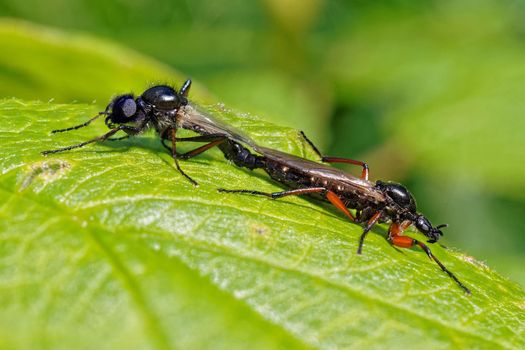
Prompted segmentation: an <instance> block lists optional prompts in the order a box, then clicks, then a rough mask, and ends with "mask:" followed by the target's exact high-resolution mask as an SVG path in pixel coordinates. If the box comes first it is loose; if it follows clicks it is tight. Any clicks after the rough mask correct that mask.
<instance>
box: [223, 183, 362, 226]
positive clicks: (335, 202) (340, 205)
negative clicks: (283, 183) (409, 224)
mask: <svg viewBox="0 0 525 350" xmlns="http://www.w3.org/2000/svg"><path fill="white" fill-rule="evenodd" d="M218 191H219V192H224V193H246V194H252V195H256V196H265V197H269V198H272V199H277V198H282V197H286V196H300V195H303V194H311V193H321V194H324V196H325V197H326V199H328V201H330V203H332V204H333V205H334V206H335V207H336V208H337V209H339V210H340V211H342V212H343V214H345V215H346V217H348V218H349V219H350V220H351V221H355V217H354V216H353V215H352V213H350V211H349V210H348V208H347V207H346V206H345V204H344V203H343V201H342V200H341V199H340V198H339V197H338V196H337V195H336V194H335V193H334V192H332V191H330V190H328V189H326V188H324V187H308V188H299V189H295V190H288V191H281V192H273V193H268V192H260V191H252V190H226V189H224V188H219V189H218Z"/></svg>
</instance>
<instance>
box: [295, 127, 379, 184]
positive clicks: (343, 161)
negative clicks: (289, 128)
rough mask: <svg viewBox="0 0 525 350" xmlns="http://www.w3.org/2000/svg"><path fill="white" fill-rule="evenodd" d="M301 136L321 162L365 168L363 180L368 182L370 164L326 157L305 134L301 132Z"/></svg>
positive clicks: (362, 175) (362, 172)
mask: <svg viewBox="0 0 525 350" xmlns="http://www.w3.org/2000/svg"><path fill="white" fill-rule="evenodd" d="M300 134H301V136H302V137H303V139H304V140H305V141H306V142H307V143H308V144H309V145H310V147H312V149H313V150H314V152H315V153H316V154H317V155H318V156H319V158H321V161H323V162H325V163H345V164H352V165H359V166H360V167H362V168H363V170H362V171H361V179H364V180H368V173H369V170H368V164H366V163H365V162H362V161H360V160H355V159H350V158H340V157H325V156H323V155H322V154H321V152H319V149H317V147H316V146H315V145H314V143H313V142H312V141H310V139H309V138H308V137H306V135H305V134H304V132H302V131H301V132H300Z"/></svg>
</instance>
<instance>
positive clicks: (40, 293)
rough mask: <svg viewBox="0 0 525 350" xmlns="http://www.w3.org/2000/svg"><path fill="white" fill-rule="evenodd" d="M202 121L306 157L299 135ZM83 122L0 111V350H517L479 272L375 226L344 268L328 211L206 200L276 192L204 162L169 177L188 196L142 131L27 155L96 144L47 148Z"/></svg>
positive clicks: (23, 108)
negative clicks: (401, 244) (394, 242)
mask: <svg viewBox="0 0 525 350" xmlns="http://www.w3.org/2000/svg"><path fill="white" fill-rule="evenodd" d="M211 109H212V111H213V112H214V113H215V114H217V115H218V117H219V118H221V119H223V120H225V121H226V122H228V123H232V124H234V125H236V126H238V127H240V128H242V129H243V130H245V131H246V132H248V133H249V134H251V135H253V136H254V137H255V138H256V139H257V141H259V142H261V143H264V144H265V145H268V146H272V147H277V148H279V149H282V150H285V151H289V152H293V153H296V154H299V155H303V156H307V157H311V156H312V152H311V150H309V149H308V147H307V146H306V145H305V144H304V143H302V142H301V141H300V139H299V138H298V137H297V136H296V135H297V133H296V131H295V130H292V129H287V128H281V127H277V126H274V125H270V124H267V123H263V122H262V121H260V120H259V119H257V118H256V117H253V116H249V115H245V114H239V113H234V112H231V111H227V110H224V108H220V107H211ZM94 113H96V110H95V108H94V107H93V106H84V105H59V104H47V103H40V102H23V101H20V100H4V101H1V102H0V139H1V144H2V148H1V149H0V174H1V175H0V176H1V177H0V193H1V198H2V204H1V207H0V217H1V221H0V239H1V241H2V244H1V245H0V261H1V263H0V342H1V343H0V346H1V347H2V348H14V347H16V348H35V347H39V348H58V347H60V348H79V347H80V348H124V347H126V348H148V347H149V348H175V347H179V348H247V347H249V348H264V349H267V348H286V349H289V348H305V347H316V348H334V347H338V348H350V347H351V348H355V349H360V348H362V349H365V348H366V349H370V348H392V349H393V348H407V347H409V348H422V347H425V348H474V347H477V348H508V349H520V348H523V347H524V346H525V340H524V339H525V337H524V334H523V333H524V332H525V329H524V327H523V324H524V322H525V312H524V311H525V310H524V309H525V295H524V293H523V291H522V290H521V289H520V288H519V287H518V286H517V285H515V284H514V283H512V282H510V281H508V280H506V279H504V278H502V277H500V276H499V275H498V274H496V273H495V272H493V271H492V270H490V269H489V268H488V267H486V266H485V265H484V264H483V263H480V262H478V261H476V260H475V259H474V258H472V257H470V256H468V255H465V254H463V253H460V252H457V251H455V250H452V249H444V248H443V247H440V246H439V245H437V244H435V245H433V246H432V249H433V251H434V253H435V255H436V256H437V257H438V258H439V259H441V260H442V261H443V263H444V264H445V265H446V266H447V267H449V268H450V269H451V270H452V271H453V272H454V273H456V274H457V276H458V277H459V278H460V279H461V280H462V281H463V282H464V283H465V284H467V285H468V286H469V287H470V288H471V289H472V295H470V296H469V295H466V294H465V293H464V292H463V291H462V290H460V289H459V288H458V287H457V285H455V284H454V282H453V281H451V280H450V278H448V277H447V276H446V275H445V274H444V273H442V272H441V270H439V268H438V267H437V266H436V265H435V264H434V263H433V262H431V261H429V260H428V258H427V257H426V255H425V254H424V253H423V252H421V251H419V250H403V251H399V250H396V249H394V248H392V247H391V246H390V245H389V244H388V243H387V242H386V240H385V237H384V236H385V227H384V226H381V227H379V228H377V229H375V230H374V231H373V233H372V234H370V235H369V238H368V239H367V241H366V244H365V250H364V254H363V255H362V256H357V255H356V254H355V250H356V247H357V239H358V237H359V234H360V232H361V230H362V229H361V227H359V226H357V225H354V224H352V223H349V222H348V221H347V220H346V219H345V218H344V217H343V216H341V215H339V214H338V213H337V211H335V210H334V209H332V208H331V207H329V206H327V205H324V204H322V203H320V202H315V201H309V200H307V199H305V198H286V199H283V200H276V201H272V200H267V199H265V198H254V197H250V196H237V195H226V194H220V193H217V191H216V188H218V187H226V188H247V189H258V190H263V191H273V190H277V189H279V188H280V187H278V186H276V185H275V184H273V183H272V182H271V181H269V180H268V179H267V177H266V176H265V175H264V174H263V173H259V172H254V173H252V172H250V171H245V170H242V169H238V168H235V167H234V166H233V165H231V164H228V163H227V162H226V161H225V160H224V159H223V157H222V156H221V154H220V153H219V152H218V151H216V150H215V151H211V152H209V153H206V154H204V155H203V156H201V157H199V158H196V159H194V160H191V161H187V162H183V163H182V166H183V168H184V170H185V171H186V172H187V173H188V174H190V175H191V176H193V177H194V178H195V179H196V180H197V181H199V183H200V186H199V187H198V188H195V187H193V186H192V185H191V184H189V182H188V181H186V180H185V179H183V178H182V177H181V176H180V175H179V174H178V173H177V172H176V170H175V169H174V166H173V164H172V160H171V159H170V156H169V155H168V154H166V152H165V151H164V149H163V148H162V147H161V146H160V143H159V142H158V139H157V138H156V137H155V136H154V135H153V134H147V135H142V136H140V137H136V138H134V139H131V140H129V141H122V142H118V143H117V142H112V143H104V144H96V145H92V146H91V147H86V148H83V149H78V150H75V151H71V152H68V153H62V154H56V155H54V156H48V157H43V156H41V155H40V153H39V152H40V151H42V150H45V149H52V148H56V147H60V146H64V145H69V144H73V143H76V142H79V141H82V140H85V139H88V138H90V137H93V136H95V135H99V134H101V133H103V132H104V130H105V128H104V126H103V123H101V122H100V123H95V124H94V125H92V126H90V127H88V128H83V129H79V130H77V131H74V132H70V133H64V134H57V135H53V136H51V135H50V134H49V131H50V130H52V129H55V128H60V127H64V126H69V125H75V124H77V123H80V122H82V121H84V120H86V118H87V117H89V116H91V115H94ZM449 232H450V231H449ZM410 234H411V235H414V236H415V237H418V238H421V239H423V237H421V236H420V235H419V234H417V233H414V232H410ZM450 234H461V233H460V232H454V233H452V232H451V233H450Z"/></svg>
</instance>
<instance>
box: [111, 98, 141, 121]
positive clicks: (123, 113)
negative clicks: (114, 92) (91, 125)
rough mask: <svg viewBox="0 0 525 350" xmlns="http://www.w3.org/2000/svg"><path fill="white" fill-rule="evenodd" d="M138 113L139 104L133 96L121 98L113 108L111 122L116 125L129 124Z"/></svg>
mask: <svg viewBox="0 0 525 350" xmlns="http://www.w3.org/2000/svg"><path fill="white" fill-rule="evenodd" d="M135 113H137V103H136V102H135V99H134V98H133V96H132V95H123V96H119V97H117V98H116V99H115V101H114V102H113V107H112V108H111V121H112V122H114V123H127V122H130V121H131V120H132V119H133V116H134V115H135Z"/></svg>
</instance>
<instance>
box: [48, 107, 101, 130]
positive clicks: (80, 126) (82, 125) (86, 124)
mask: <svg viewBox="0 0 525 350" xmlns="http://www.w3.org/2000/svg"><path fill="white" fill-rule="evenodd" d="M107 114H108V112H105V111H104V112H99V113H98V114H97V115H96V116H94V117H93V118H91V119H89V120H88V121H87V122H85V123H82V124H79V125H75V126H72V127H69V128H66V129H57V130H53V131H51V134H57V133H59V132H66V131H71V130H76V129H80V128H83V127H84V126H88V125H89V124H91V122H92V121H94V120H96V119H98V117H100V116H101V115H107Z"/></svg>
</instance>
